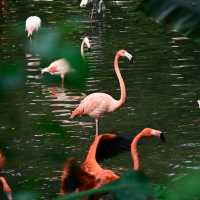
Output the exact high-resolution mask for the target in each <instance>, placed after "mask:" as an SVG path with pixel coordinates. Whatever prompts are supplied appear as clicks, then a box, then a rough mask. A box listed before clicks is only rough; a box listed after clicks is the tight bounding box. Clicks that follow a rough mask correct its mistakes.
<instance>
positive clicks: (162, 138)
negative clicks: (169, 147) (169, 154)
mask: <svg viewBox="0 0 200 200" xmlns="http://www.w3.org/2000/svg"><path fill="white" fill-rule="evenodd" d="M160 139H161V141H162V142H165V136H164V134H163V133H161V134H160Z"/></svg>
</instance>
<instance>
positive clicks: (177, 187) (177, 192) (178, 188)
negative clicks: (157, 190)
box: [164, 172, 200, 200]
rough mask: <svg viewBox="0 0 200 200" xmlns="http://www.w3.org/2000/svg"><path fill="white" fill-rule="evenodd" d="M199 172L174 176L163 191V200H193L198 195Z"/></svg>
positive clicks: (199, 189) (199, 192) (199, 190)
mask: <svg viewBox="0 0 200 200" xmlns="http://www.w3.org/2000/svg"><path fill="white" fill-rule="evenodd" d="M199 180H200V172H193V173H190V174H189V175H184V176H179V178H178V177H176V180H175V181H174V182H173V183H172V184H171V185H169V186H168V188H167V190H166V192H165V195H164V196H165V198H164V199H165V200H193V199H199V197H200V184H199Z"/></svg>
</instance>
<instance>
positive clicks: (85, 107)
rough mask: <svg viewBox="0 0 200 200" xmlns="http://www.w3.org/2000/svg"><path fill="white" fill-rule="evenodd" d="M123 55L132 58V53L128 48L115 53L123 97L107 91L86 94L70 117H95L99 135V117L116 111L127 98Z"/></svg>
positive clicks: (115, 64) (116, 69)
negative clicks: (122, 72)
mask: <svg viewBox="0 0 200 200" xmlns="http://www.w3.org/2000/svg"><path fill="white" fill-rule="evenodd" d="M121 57H127V58H128V59H129V60H132V55H131V54H130V53H128V52H127V51H126V50H123V49H122V50H119V51H118V52H117V53H116V55H115V60H114V69H115V73H116V75H117V78H118V80H119V85H120V91H121V97H120V99H119V100H116V99H114V98H113V97H112V96H110V95H109V94H106V93H92V94H89V95H88V96H86V97H85V98H84V99H83V100H82V101H81V103H80V104H79V106H78V107H77V108H76V109H75V110H74V111H72V114H71V116H70V118H74V117H75V116H82V115H89V116H91V117H93V118H95V122H96V135H98V120H99V118H100V117H101V116H102V115H103V114H104V113H107V112H114V111H116V110H118V109H119V108H120V107H122V106H123V104H124V103H125V100H126V88H125V84H124V80H123V78H122V76H121V73H120V69H119V65H118V63H119V59H120V58H121Z"/></svg>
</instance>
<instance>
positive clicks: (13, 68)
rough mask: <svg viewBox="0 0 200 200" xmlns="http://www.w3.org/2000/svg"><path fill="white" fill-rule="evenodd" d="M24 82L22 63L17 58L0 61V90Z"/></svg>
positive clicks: (14, 86) (17, 85)
mask: <svg viewBox="0 0 200 200" xmlns="http://www.w3.org/2000/svg"><path fill="white" fill-rule="evenodd" d="M24 83H25V70H24V63H23V62H21V61H17V60H14V61H12V60H10V61H9V62H5V61H1V62H0V90H4V91H8V90H10V89H16V88H19V87H21V86H23V85H24Z"/></svg>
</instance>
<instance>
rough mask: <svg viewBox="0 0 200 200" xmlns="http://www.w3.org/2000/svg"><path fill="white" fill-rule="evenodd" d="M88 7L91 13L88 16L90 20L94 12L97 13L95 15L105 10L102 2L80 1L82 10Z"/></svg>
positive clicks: (93, 0) (100, 0)
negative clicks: (90, 7)
mask: <svg viewBox="0 0 200 200" xmlns="http://www.w3.org/2000/svg"><path fill="white" fill-rule="evenodd" d="M88 5H91V6H92V11H91V15H90V18H91V19H92V18H93V16H94V12H97V14H101V13H102V12H103V11H104V10H106V6H105V4H104V1H103V0H82V1H81V3H80V7H81V8H84V7H86V6H88Z"/></svg>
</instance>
